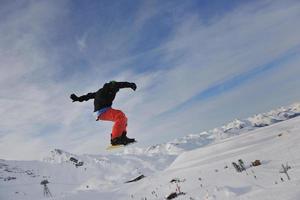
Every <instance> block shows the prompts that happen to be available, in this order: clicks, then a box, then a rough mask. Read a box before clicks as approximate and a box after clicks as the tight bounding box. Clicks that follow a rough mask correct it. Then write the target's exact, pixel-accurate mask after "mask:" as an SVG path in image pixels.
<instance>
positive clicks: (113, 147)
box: [106, 141, 137, 151]
mask: <svg viewBox="0 0 300 200" xmlns="http://www.w3.org/2000/svg"><path fill="white" fill-rule="evenodd" d="M136 142H137V141H135V142H131V143H129V144H127V145H124V144H119V145H109V146H108V147H106V150H108V151H109V150H114V149H119V148H122V147H126V146H129V145H132V144H134V143H136Z"/></svg>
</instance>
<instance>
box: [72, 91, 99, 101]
mask: <svg viewBox="0 0 300 200" xmlns="http://www.w3.org/2000/svg"><path fill="white" fill-rule="evenodd" d="M95 94H96V93H95V92H91V93H88V94H86V95H82V96H80V97H78V96H76V94H71V96H70V98H71V99H72V100H73V102H74V101H79V102H82V101H88V100H90V99H94V98H95Z"/></svg>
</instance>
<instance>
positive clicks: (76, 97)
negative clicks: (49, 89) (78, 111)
mask: <svg viewBox="0 0 300 200" xmlns="http://www.w3.org/2000/svg"><path fill="white" fill-rule="evenodd" d="M70 98H71V99H72V100H73V102H75V101H79V98H78V96H76V94H71V96H70Z"/></svg>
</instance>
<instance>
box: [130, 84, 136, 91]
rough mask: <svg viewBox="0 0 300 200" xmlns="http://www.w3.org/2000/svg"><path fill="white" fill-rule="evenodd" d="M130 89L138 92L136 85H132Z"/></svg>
mask: <svg viewBox="0 0 300 200" xmlns="http://www.w3.org/2000/svg"><path fill="white" fill-rule="evenodd" d="M130 88H131V89H133V90H134V91H135V90H136V84H135V83H131V85H130Z"/></svg>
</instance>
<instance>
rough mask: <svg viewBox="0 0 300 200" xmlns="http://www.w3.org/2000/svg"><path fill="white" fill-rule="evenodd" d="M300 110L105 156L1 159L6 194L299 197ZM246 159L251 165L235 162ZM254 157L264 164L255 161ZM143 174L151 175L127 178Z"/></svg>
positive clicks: (78, 199)
mask: <svg viewBox="0 0 300 200" xmlns="http://www.w3.org/2000/svg"><path fill="white" fill-rule="evenodd" d="M299 115H300V104H294V105H291V106H290V107H287V108H280V109H277V110H274V111H271V112H268V113H264V114H258V115H255V116H253V117H250V118H248V119H245V120H234V121H233V122H231V123H229V124H227V125H225V126H222V127H220V128H216V129H213V130H210V131H207V132H202V133H200V134H192V135H188V136H186V137H183V138H181V139H175V140H173V141H171V142H169V143H165V144H159V145H153V146H151V147H149V148H147V149H141V148H136V147H126V148H125V149H124V152H121V153H115V154H111V155H105V156H104V155H75V154H71V153H68V152H65V151H63V150H53V151H51V152H50V154H49V156H48V157H46V158H44V159H43V161H8V160H0V200H15V199H16V200H18V199H22V200H26V199H28V200H29V199H30V200H37V199H61V200H71V199H72V200H83V199H97V200H99V199H103V200H104V199H105V200H107V199H120V200H123V199H124V200H125V199H136V200H142V199H143V200H144V199H147V200H149V199H167V197H168V196H169V199H171V198H176V199H189V200H196V199H197V200H198V199H201V200H202V199H204V200H205V199H206V200H214V199H220V200H224V199H225V200H226V199H230V200H235V199H256V200H268V199H270V200H271V199H272V200H274V199H278V200H281V199H285V200H298V199H300V190H299V185H300V156H299V155H300V145H299V143H300V117H298V116H299ZM279 122H280V123H279ZM239 159H242V160H243V161H244V163H245V168H246V170H245V171H242V172H236V170H235V169H234V167H233V166H232V162H236V163H238V160H239ZM71 160H73V161H71ZM74 160H76V162H77V164H78V166H77V167H76V166H75V164H76V162H75V161H74ZM254 160H260V161H261V165H260V166H256V167H251V166H250V163H251V162H252V161H254ZM81 162H82V163H81ZM80 163H81V164H82V166H81V164H80ZM282 164H283V165H288V166H290V167H291V168H290V169H288V171H287V172H288V175H289V176H290V177H291V180H288V178H287V176H286V174H284V173H280V172H279V171H280V170H281V168H282V166H281V165H282ZM142 174H143V175H145V176H146V177H145V178H143V179H141V180H139V181H137V182H132V183H127V184H125V182H126V181H129V180H133V179H134V178H136V177H138V176H140V175H142ZM45 179H47V180H48V181H49V182H50V183H49V184H48V188H49V190H50V192H51V195H52V197H49V196H48V197H45V196H44V194H43V186H42V185H41V184H40V183H41V181H42V180H45Z"/></svg>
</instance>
